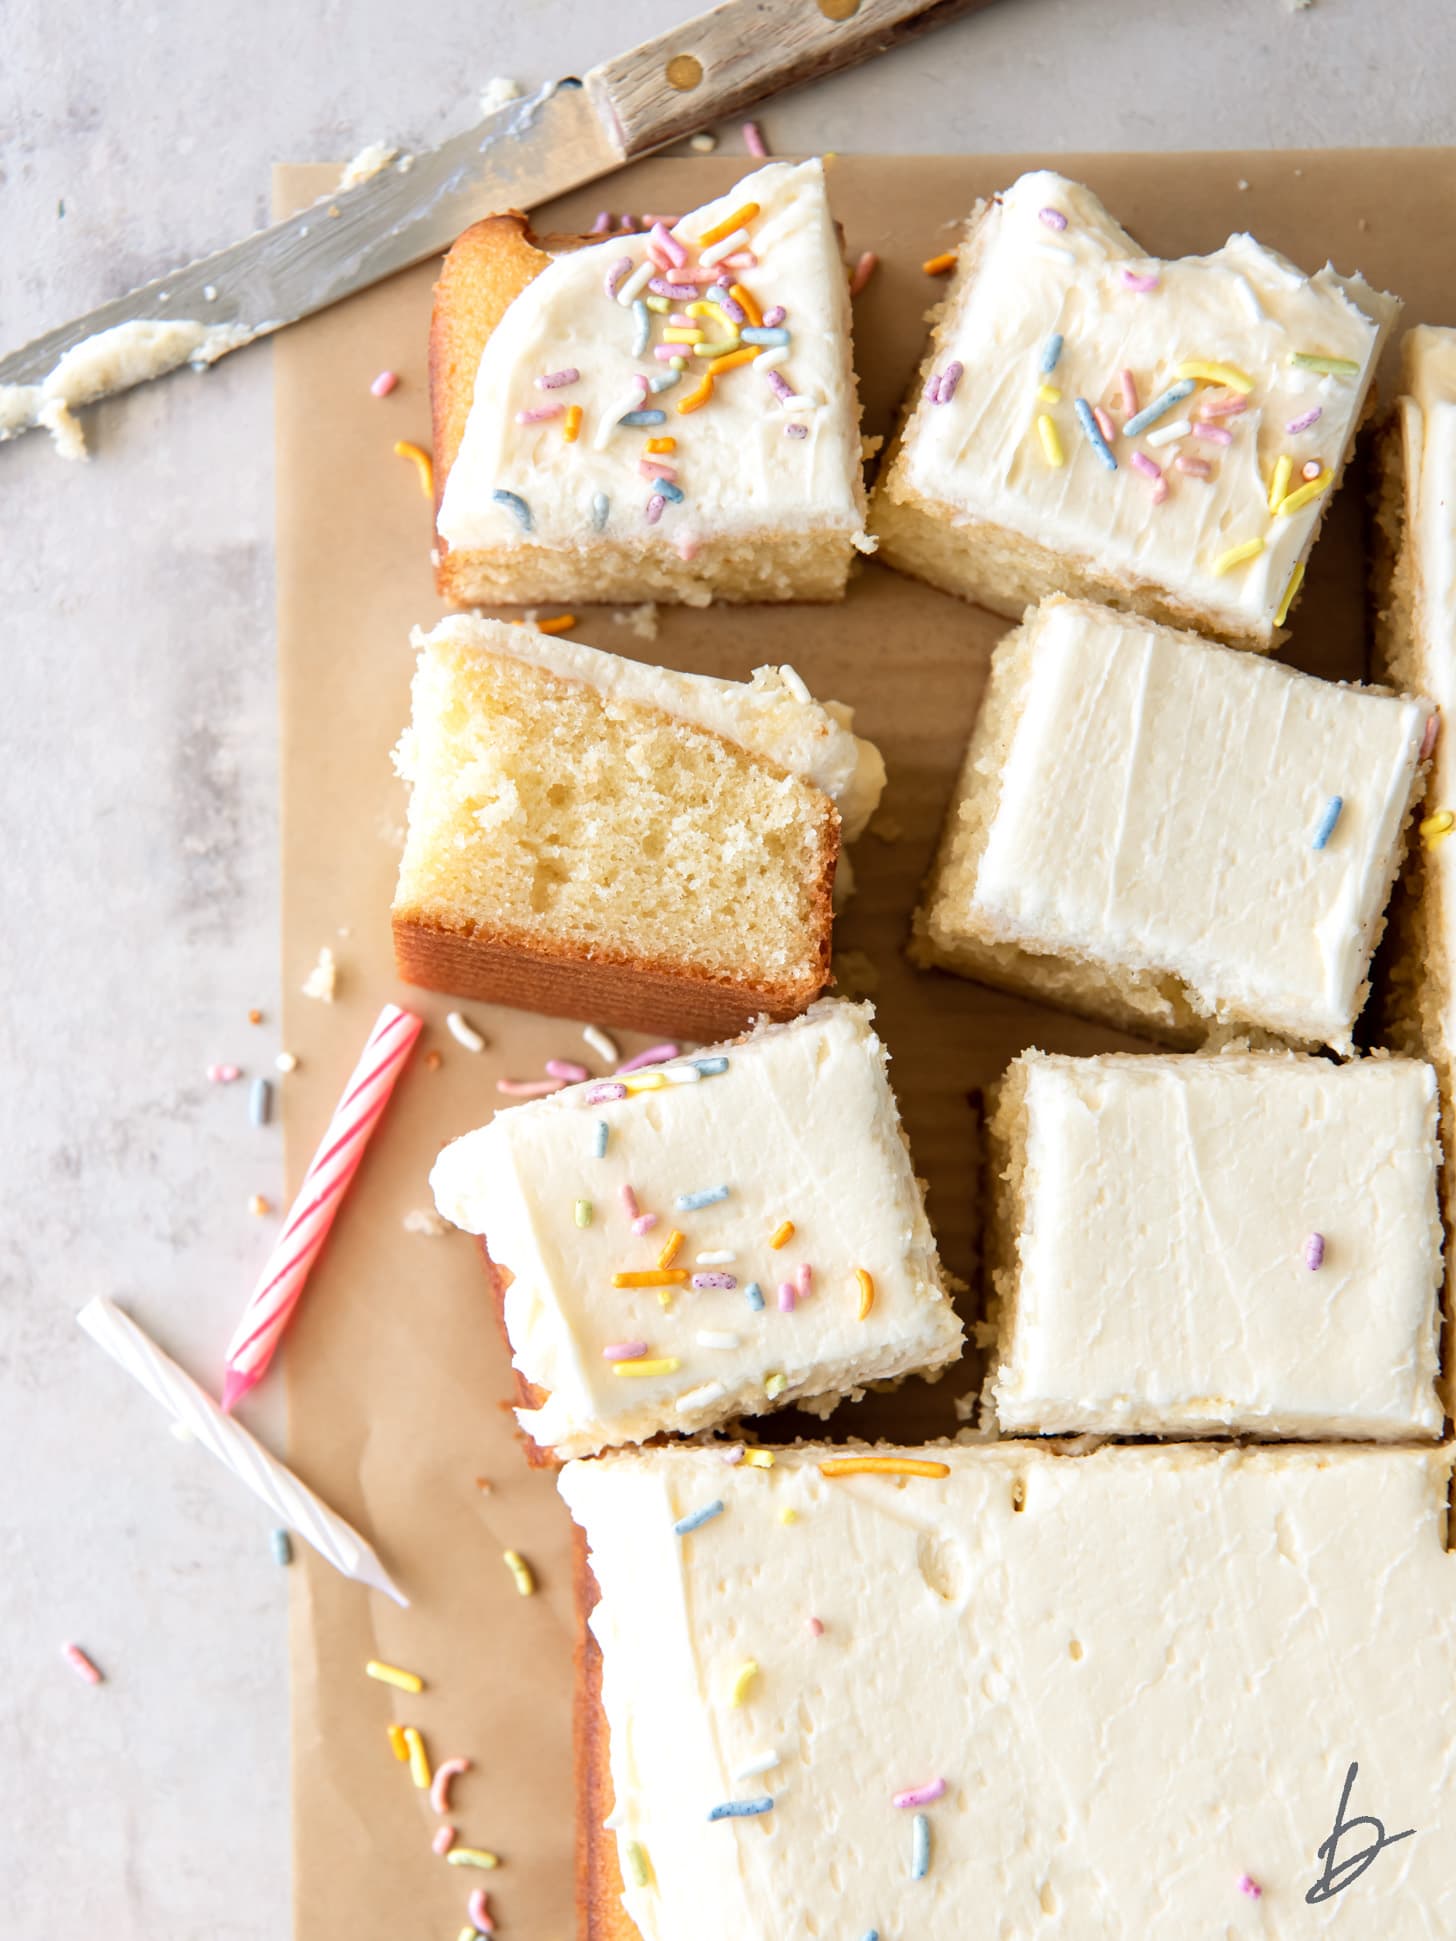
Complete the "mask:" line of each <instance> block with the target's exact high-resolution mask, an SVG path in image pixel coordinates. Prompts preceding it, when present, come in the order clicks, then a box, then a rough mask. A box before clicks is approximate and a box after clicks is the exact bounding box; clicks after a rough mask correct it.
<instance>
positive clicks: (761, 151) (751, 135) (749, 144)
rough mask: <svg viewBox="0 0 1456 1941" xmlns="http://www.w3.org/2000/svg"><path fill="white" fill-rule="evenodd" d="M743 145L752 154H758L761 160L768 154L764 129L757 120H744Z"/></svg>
mask: <svg viewBox="0 0 1456 1941" xmlns="http://www.w3.org/2000/svg"><path fill="white" fill-rule="evenodd" d="M743 146H744V147H745V148H746V149H747V150H748V152H749V154H750V155H753V156H756V157H757V158H758V159H759V160H760V161H762V160H763V158H764V156H766V155H767V154H768V150H767V148H765V146H764V141H763V130H762V129H761V128H760V127H759V125H758V123H757V122H756V121H745V122H744V124H743Z"/></svg>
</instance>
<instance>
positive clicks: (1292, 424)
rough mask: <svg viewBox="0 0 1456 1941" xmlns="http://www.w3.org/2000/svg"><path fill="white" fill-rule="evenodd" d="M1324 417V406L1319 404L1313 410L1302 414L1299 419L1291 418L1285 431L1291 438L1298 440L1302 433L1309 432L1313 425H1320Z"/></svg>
mask: <svg viewBox="0 0 1456 1941" xmlns="http://www.w3.org/2000/svg"><path fill="white" fill-rule="evenodd" d="M1323 416H1324V406H1323V405H1322V404H1317V405H1315V406H1314V407H1313V409H1312V410H1309V411H1304V412H1301V414H1300V415H1299V417H1297V418H1291V419H1290V420H1289V423H1288V424H1287V425H1286V426H1285V427H1284V429H1285V430H1286V431H1287V432H1288V433H1289V436H1290V437H1291V438H1297V437H1298V436H1299V434H1300V432H1302V431H1308V430H1309V428H1310V426H1311V425H1314V424H1318V423H1319V421H1320V419H1321V418H1322V417H1323Z"/></svg>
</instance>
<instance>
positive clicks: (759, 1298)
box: [743, 1281, 763, 1314]
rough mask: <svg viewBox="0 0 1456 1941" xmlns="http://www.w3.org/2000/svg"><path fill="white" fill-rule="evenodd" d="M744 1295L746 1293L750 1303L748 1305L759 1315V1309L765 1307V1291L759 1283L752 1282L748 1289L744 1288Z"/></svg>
mask: <svg viewBox="0 0 1456 1941" xmlns="http://www.w3.org/2000/svg"><path fill="white" fill-rule="evenodd" d="M743 1293H744V1297H745V1299H746V1300H747V1302H748V1305H749V1306H750V1307H751V1308H752V1309H753V1311H754V1313H755V1314H757V1313H758V1311H759V1309H760V1308H761V1307H762V1306H763V1289H762V1288H761V1287H760V1286H759V1284H758V1282H757V1281H750V1282H749V1283H748V1285H747V1287H745V1288H744V1290H743Z"/></svg>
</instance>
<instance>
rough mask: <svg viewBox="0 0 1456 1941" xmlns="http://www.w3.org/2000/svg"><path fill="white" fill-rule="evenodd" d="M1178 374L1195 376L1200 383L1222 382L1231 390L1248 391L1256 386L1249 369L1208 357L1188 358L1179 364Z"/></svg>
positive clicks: (1187, 376)
mask: <svg viewBox="0 0 1456 1941" xmlns="http://www.w3.org/2000/svg"><path fill="white" fill-rule="evenodd" d="M1177 375H1178V376H1179V377H1186V378H1194V379H1196V380H1197V381H1198V382H1199V383H1200V384H1222V385H1225V386H1227V388H1228V389H1229V390H1230V391H1241V392H1245V393H1247V392H1249V391H1252V390H1253V388H1254V380H1253V379H1252V378H1251V377H1250V376H1249V374H1248V372H1247V371H1241V370H1240V369H1239V367H1238V366H1237V364H1214V363H1210V362H1209V360H1208V359H1207V358H1200V357H1190V358H1186V359H1185V360H1184V362H1183V363H1181V364H1180V365H1179V366H1178V371H1177Z"/></svg>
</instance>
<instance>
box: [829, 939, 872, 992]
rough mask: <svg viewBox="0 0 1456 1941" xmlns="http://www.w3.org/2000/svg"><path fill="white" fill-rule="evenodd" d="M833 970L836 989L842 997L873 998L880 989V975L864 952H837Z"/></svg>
mask: <svg viewBox="0 0 1456 1941" xmlns="http://www.w3.org/2000/svg"><path fill="white" fill-rule="evenodd" d="M833 970H834V988H835V991H836V992H837V994H838V995H839V996H840V997H853V998H860V997H873V996H874V994H875V992H876V991H877V990H878V989H879V988H880V973H879V971H878V969H877V968H876V967H875V963H874V960H873V958H871V957H870V956H868V955H867V954H866V953H865V952H864V951H863V950H837V951H836V952H835V953H834V963H833Z"/></svg>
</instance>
